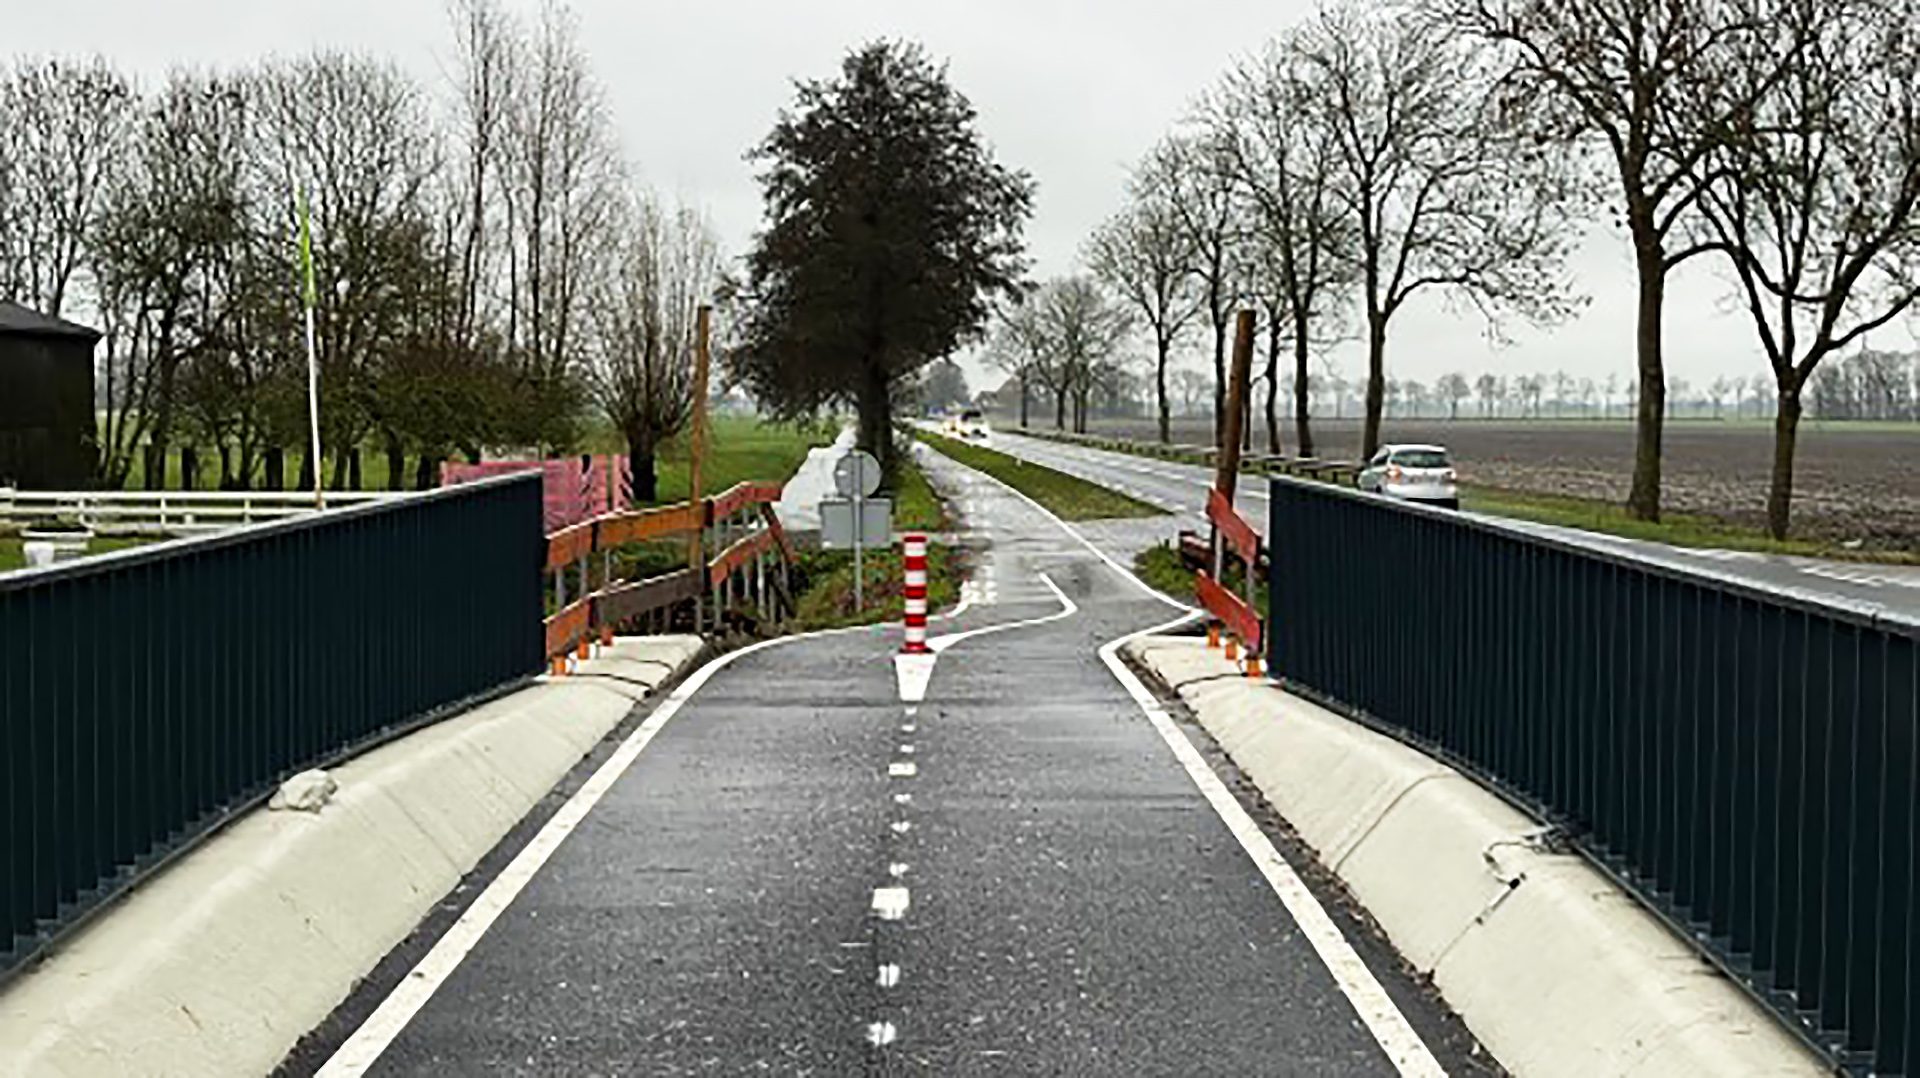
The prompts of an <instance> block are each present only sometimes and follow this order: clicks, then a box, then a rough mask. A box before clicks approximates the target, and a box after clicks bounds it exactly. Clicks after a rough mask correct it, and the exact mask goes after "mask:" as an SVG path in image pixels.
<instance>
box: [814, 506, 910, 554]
mask: <svg viewBox="0 0 1920 1078" xmlns="http://www.w3.org/2000/svg"><path fill="white" fill-rule="evenodd" d="M854 520H855V518H854V515H853V499H851V498H822V499H821V500H820V545H821V547H823V548H825V549H827V550H851V549H853V544H854V536H855V529H854ZM859 525H860V526H859V529H858V535H859V539H860V545H861V546H862V547H865V548H866V549H868V550H886V549H888V548H891V547H892V546H893V499H891V498H862V499H861V500H860V517H859Z"/></svg>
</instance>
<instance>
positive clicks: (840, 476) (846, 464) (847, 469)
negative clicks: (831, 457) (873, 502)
mask: <svg viewBox="0 0 1920 1078" xmlns="http://www.w3.org/2000/svg"><path fill="white" fill-rule="evenodd" d="M833 485H834V488H835V489H837V490H839V492H840V493H841V494H842V495H844V496H846V497H849V498H855V497H859V498H866V497H871V496H872V494H873V492H874V491H876V490H879V489H880V462H879V461H877V460H875V459H873V454H872V453H869V452H867V451H866V450H864V449H850V450H848V451H847V454H846V455H845V456H843V457H841V458H840V460H839V462H838V463H836V464H835V465H834V466H833ZM856 490H857V491H858V492H859V493H857V494H856V493H855V491H856Z"/></svg>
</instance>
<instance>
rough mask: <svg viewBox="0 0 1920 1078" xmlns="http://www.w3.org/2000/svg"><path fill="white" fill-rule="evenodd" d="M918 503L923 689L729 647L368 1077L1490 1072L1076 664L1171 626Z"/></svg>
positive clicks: (1046, 531) (1137, 532) (1024, 531)
mask: <svg viewBox="0 0 1920 1078" xmlns="http://www.w3.org/2000/svg"><path fill="white" fill-rule="evenodd" d="M936 481H938V482H941V483H942V484H944V485H948V486H950V487H952V488H953V489H955V490H956V491H957V493H958V494H959V496H960V499H961V503H962V510H963V517H962V521H963V524H964V526H965V527H966V528H967V530H968V533H969V534H970V535H971V536H972V537H973V538H974V540H975V541H977V542H979V543H980V544H981V549H979V550H978V551H977V552H976V555H975V570H976V572H975V576H974V580H973V582H972V584H971V585H970V587H969V588H968V594H969V596H970V597H971V605H970V607H969V608H968V609H967V610H966V611H965V613H964V614H963V615H962V616H960V617H958V618H955V619H948V620H945V621H942V622H938V623H936V626H935V632H936V633H937V634H941V635H944V636H946V637H947V638H948V639H946V640H944V641H941V640H937V641H936V643H937V644H940V645H942V646H944V650H943V651H941V653H940V656H939V658H938V661H937V663H936V664H934V665H933V667H932V671H931V677H930V679H929V680H928V681H926V683H925V689H924V699H923V700H920V701H919V702H914V701H913V700H912V697H913V696H914V695H915V692H914V690H913V689H912V688H911V686H910V685H907V684H903V683H904V682H908V681H910V680H911V679H907V678H901V677H898V676H897V673H898V672H897V670H896V664H895V661H894V656H895V651H896V649H897V647H898V639H897V633H898V630H897V629H868V630H855V631H848V632H841V633H837V634H827V635H820V636H815V637H811V638H806V639H800V640H795V641H790V642H785V643H779V644H775V645H773V646H769V647H766V648H764V649H762V650H759V651H755V652H752V653H750V654H746V655H743V656H741V657H739V658H738V659H737V660H736V661H734V662H733V663H732V664H731V665H730V666H727V667H725V668H724V669H722V670H721V671H719V672H718V673H717V674H715V675H714V676H713V677H712V678H711V680H709V681H707V682H706V683H705V684H704V685H703V686H701V687H700V688H699V689H698V690H697V691H696V692H694V693H692V695H690V696H688V697H687V698H686V700H685V703H684V706H682V707H681V708H680V709H679V710H678V711H677V712H675V713H673V716H672V718H671V721H670V722H668V723H667V724H666V725H664V726H660V727H659V728H658V730H657V733H655V735H654V736H653V739H652V740H651V741H650V742H648V743H647V744H646V748H645V751H644V752H643V753H641V754H639V755H638V756H636V757H633V762H632V764H631V766H630V767H629V768H628V770H626V771H625V772H624V774H622V775H621V776H620V777H619V778H618V780H617V781H615V782H614V783H613V784H612V785H611V786H610V787H608V788H606V791H605V794H604V796H603V797H602V798H601V800H600V801H599V802H598V803H597V805H596V806H595V807H594V808H593V809H592V810H591V811H590V812H588V813H587V814H586V815H585V816H584V818H582V819H580V820H579V822H578V824H577V825H576V826H574V828H573V830H572V833H571V834H570V835H569V836H568V837H566V838H565V840H564V841H563V842H561V843H560V844H559V845H558V847H557V849H555V850H554V852H553V853H552V856H551V857H550V859H549V860H547V861H546V862H545V863H544V865H543V866H542V867H540V868H539V870H538V871H537V872H536V873H534V874H533V875H532V877H531V879H530V880H529V881H528V882H526V884H525V887H524V890H522V891H520V892H519V893H518V896H517V897H516V898H514V899H513V900H512V902H511V904H510V905H508V906H506V908H505V910H504V912H502V913H501V914H500V915H499V917H498V919H497V920H495V921H494V922H493V923H492V925H491V928H490V929H489V930H487V931H486V932H485V933H484V935H481V936H479V938H478V941H477V943H476V944H474V945H473V946H472V947H471V949H470V950H468V951H467V952H466V953H465V954H464V958H462V959H461V960H460V961H459V962H458V965H457V966H456V967H454V968H453V969H452V972H451V973H450V975H447V976H446V977H445V979H444V981H435V980H433V978H434V977H437V976H438V975H439V974H438V973H435V972H431V970H444V968H445V965H446V963H445V962H441V963H439V965H437V966H436V965H435V962H434V959H433V958H432V956H429V958H428V960H427V961H426V962H424V963H422V964H421V965H420V966H419V967H416V972H415V973H413V974H411V975H409V976H408V977H407V978H405V980H404V981H403V985H404V984H407V983H412V982H414V981H418V980H421V979H422V978H424V979H425V980H424V982H423V983H424V984H426V985H427V989H428V991H430V994H429V995H427V996H426V998H425V1002H424V1005H422V1006H420V1007H419V1009H418V1011H417V1012H416V1013H413V1014H411V1016H410V1017H409V1016H407V1015H405V1014H400V1015H399V1016H398V1018H397V1020H396V1019H395V1018H394V1016H392V1015H388V1016H387V1017H386V1018H384V1019H383V1018H381V1017H380V1015H381V1014H385V1011H384V1010H383V1011H382V1012H380V1013H379V1014H376V1017H375V1022H374V1025H373V1026H370V1027H368V1028H369V1029H373V1028H375V1027H380V1028H381V1029H384V1030H385V1032H383V1033H381V1034H380V1036H381V1037H383V1038H386V1039H384V1040H381V1041H380V1044H381V1045H383V1047H382V1048H381V1050H380V1051H379V1054H378V1055H377V1058H376V1059H375V1061H374V1062H373V1063H372V1064H371V1067H370V1069H369V1070H367V1071H365V1073H370V1074H374V1075H379V1076H399V1075H436V1076H437V1075H448V1074H459V1075H480V1074H508V1075H680V1074H743V1073H770V1074H781V1075H807V1074H815V1075H845V1074H896V1073H902V1074H904V1073H915V1074H939V1075H969V1074H1073V1075H1101V1074H1116V1075H1213V1074H1219V1075H1314V1076H1320V1075H1336V1076H1337V1075H1391V1074H1396V1073H1424V1074H1434V1073H1441V1071H1440V1070H1439V1069H1437V1068H1434V1069H1428V1070H1420V1069H1418V1068H1417V1067H1414V1068H1412V1069H1408V1070H1404V1071H1403V1070H1401V1069H1400V1068H1398V1067H1396V1065H1395V1063H1394V1062H1392V1061H1391V1060H1390V1058H1389V1056H1388V1053H1387V1050H1386V1049H1383V1047H1382V1044H1383V1042H1387V1043H1391V1038H1390V1037H1388V1036H1385V1035H1383V1034H1382V1033H1380V1032H1379V1031H1380V1030H1381V1029H1382V1028H1389V1029H1391V1028H1401V1029H1403V1031H1404V1030H1411V1031H1418V1033H1408V1034H1407V1035H1408V1036H1411V1037H1413V1038H1414V1039H1413V1041H1412V1043H1413V1044H1414V1045H1415V1046H1416V1047H1418V1048H1419V1049H1420V1052H1422V1053H1424V1052H1425V1051H1427V1046H1430V1047H1431V1050H1432V1052H1433V1053H1434V1057H1437V1059H1438V1062H1439V1063H1440V1065H1441V1066H1443V1067H1444V1068H1445V1071H1446V1072H1449V1073H1452V1074H1455V1075H1463V1074H1478V1073H1485V1070H1484V1067H1485V1063H1484V1059H1482V1060H1481V1061H1480V1062H1473V1061H1471V1060H1470V1059H1469V1053H1470V1049H1471V1045H1470V1041H1469V1039H1468V1038H1466V1037H1465V1035H1464V1033H1463V1032H1462V1031H1461V1030H1460V1027H1459V1026H1458V1023H1457V1020H1454V1019H1452V1018H1450V1017H1449V1016H1448V1015H1446V1014H1445V1013H1444V1011H1443V1008H1442V1007H1441V1006H1440V1005H1439V1004H1438V1003H1437V1002H1436V1001H1434V1000H1433V999H1432V998H1431V997H1430V996H1429V995H1428V994H1427V992H1426V990H1425V989H1423V988H1421V987H1419V986H1417V985H1416V984H1414V983H1413V982H1412V981H1411V980H1410V979H1409V978H1407V977H1406V976H1404V975H1403V974H1402V973H1401V972H1400V970H1399V968H1398V965H1397V963H1396V961H1395V959H1394V957H1393V956H1392V955H1391V954H1390V953H1386V952H1384V950H1383V948H1382V947H1381V946H1380V944H1379V942H1378V941H1377V940H1371V941H1370V940H1368V939H1364V938H1358V937H1362V936H1364V935H1365V932H1364V931H1363V930H1360V929H1358V927H1357V925H1358V922H1357V920H1356V919H1354V918H1353V917H1352V916H1351V915H1350V913H1348V912H1343V911H1341V910H1340V909H1338V900H1337V896H1333V897H1331V898H1329V899H1328V900H1327V901H1328V906H1329V912H1330V913H1331V914H1332V915H1333V917H1334V921H1333V923H1334V924H1335V925H1344V926H1345V927H1346V932H1345V933H1344V934H1343V933H1342V932H1341V931H1339V930H1336V931H1334V932H1333V939H1334V940H1335V941H1336V942H1337V943H1338V945H1339V946H1341V947H1344V946H1347V945H1348V944H1347V942H1346V940H1347V939H1348V938H1354V939H1355V942H1354V943H1353V944H1352V946H1353V947H1355V948H1356V949H1358V950H1359V951H1360V952H1361V958H1362V960H1363V962H1364V963H1365V966H1364V968H1366V969H1367V970H1369V971H1370V972H1369V973H1368V974H1367V975H1366V977H1363V978H1361V980H1363V981H1366V980H1367V979H1368V978H1371V979H1373V981H1374V983H1376V988H1375V995H1374V997H1368V996H1367V994H1366V992H1365V991H1359V992H1358V994H1355V993H1356V990H1355V989H1353V987H1352V985H1353V980H1354V976H1355V974H1354V973H1353V970H1352V968H1351V967H1344V971H1343V972H1342V973H1340V974H1336V973H1335V972H1333V970H1332V969H1331V968H1330V966H1329V964H1328V961H1327V960H1324V959H1323V958H1322V957H1321V954H1322V952H1323V950H1324V949H1325V948H1326V947H1327V946H1328V943H1327V936H1326V932H1325V931H1324V930H1322V929H1317V928H1314V927H1311V925H1310V926H1309V927H1308V928H1305V929H1303V927H1302V924H1303V923H1309V922H1297V921H1296V919H1295V917H1294V916H1293V915H1291V914H1290V913H1289V907H1288V906H1287V905H1283V903H1282V901H1281V900H1280V898H1279V897H1278V896H1277V890H1276V885H1274V884H1271V883H1270V882H1269V878H1268V876H1266V875H1263V873H1262V871H1261V869H1260V867H1259V866H1258V865H1256V863H1255V862H1254V860H1253V858H1252V857H1250V856H1249V853H1248V852H1246V851H1245V850H1244V849H1243V846H1242V845H1241V843H1242V842H1243V841H1245V834H1244V832H1240V833H1236V832H1235V831H1233V830H1231V829H1230V828H1229V825H1228V823H1227V822H1225V821H1226V817H1227V815H1228V814H1227V813H1225V812H1224V810H1221V809H1219V808H1218V803H1217V801H1210V800H1209V795H1206V794H1204V793H1203V791H1202V784H1201V783H1198V782H1197V781H1196V780H1195V778H1194V777H1192V776H1191V775H1190V774H1189V773H1188V771H1187V770H1186V769H1185V767H1184V766H1183V765H1182V763H1181V762H1180V760H1179V759H1178V758H1176V755H1175V753H1174V752H1172V751H1169V747H1170V745H1171V744H1172V742H1171V741H1169V740H1166V739H1164V735H1163V733H1162V732H1161V731H1160V728H1159V727H1157V726H1155V725H1153V724H1151V723H1150V722H1149V719H1148V716H1147V714H1146V713H1145V712H1144V711H1143V709H1142V705H1141V703H1140V702H1139V701H1138V700H1137V699H1136V698H1135V697H1134V696H1131V695H1129V691H1128V690H1127V689H1125V688H1124V687H1123V686H1122V684H1121V683H1120V681H1119V680H1117V678H1116V675H1115V674H1114V673H1113V672H1112V671H1111V670H1110V669H1109V668H1108V667H1107V666H1106V665H1105V664H1104V663H1103V662H1102V660H1101V659H1100V658H1099V657H1098V655H1097V653H1096V652H1097V649H1098V648H1099V647H1100V646H1101V645H1103V644H1105V643H1107V642H1109V641H1111V640H1114V639H1116V638H1118V637H1121V636H1123V635H1125V634H1127V633H1130V632H1133V631H1136V630H1139V629H1142V628H1145V627H1148V626H1152V625H1156V624H1160V623H1164V622H1166V621H1168V620H1169V618H1170V617H1173V616H1177V611H1175V610H1173V609H1171V608H1170V607H1169V606H1168V605H1167V604H1166V603H1165V602H1164V601H1163V600H1160V599H1157V598H1155V597H1153V596H1151V595H1149V594H1147V593H1146V592H1145V591H1144V590H1143V589H1142V588H1140V587H1139V586H1137V584H1136V583H1134V582H1133V581H1131V580H1129V579H1127V578H1125V577H1123V576H1122V575H1121V574H1120V573H1119V572H1117V571H1116V570H1115V569H1114V568H1113V567H1112V566H1110V565H1109V564H1107V563H1106V562H1104V561H1103V560H1102V559H1101V558H1099V557H1098V556H1097V555H1096V554H1095V553H1094V552H1093V551H1091V550H1090V549H1089V548H1088V547H1087V546H1086V545H1084V544H1083V543H1082V542H1081V541H1080V540H1079V539H1078V538H1076V537H1075V536H1074V535H1072V534H1069V532H1068V531H1067V530H1066V529H1065V528H1064V527H1062V526H1061V525H1059V524H1058V523H1057V522H1055V521H1053V520H1052V519H1051V518H1049V517H1047V516H1045V515H1044V514H1042V513H1041V512H1040V511H1038V510H1037V509H1035V508H1033V507H1032V506H1030V505H1029V504H1027V503H1025V502H1024V501H1022V500H1020V499H1018V498H1017V497H1015V496H1014V495H1012V494H1010V493H1008V492H1006V491H1005V489H1004V488H1001V487H999V486H998V485H997V484H994V483H992V482H991V481H988V480H986V479H984V478H983V477H979V476H977V475H976V474H975V473H972V472H967V471H965V470H964V469H959V468H958V466H957V465H953V464H952V463H951V462H946V461H944V460H942V461H940V462H939V464H938V467H937V468H936ZM1088 532H1089V534H1098V536H1099V541H1100V542H1101V543H1102V544H1103V546H1102V549H1105V550H1109V551H1110V552H1113V553H1116V554H1124V553H1126V552H1127V551H1128V550H1129V549H1131V548H1133V547H1134V546H1136V545H1137V544H1138V543H1141V542H1143V541H1148V540H1149V539H1150V536H1148V535H1147V533H1146V532H1144V531H1142V530H1141V529H1139V528H1138V527H1135V528H1132V529H1128V528H1119V529H1109V530H1107V531H1104V532H1102V531H1101V529H1099V528H1090V529H1088ZM975 629H990V630H993V631H989V632H985V633H982V634H979V635H972V636H969V637H967V638H965V639H958V638H957V637H956V636H955V634H959V633H963V632H967V631H970V630H975ZM947 645H950V646H947ZM1160 721H1162V722H1164V721H1166V720H1165V719H1164V718H1163V719H1162V720H1160ZM1168 729H1172V727H1171V726H1169V727H1168ZM1196 729H1197V728H1194V727H1188V735H1187V736H1189V737H1192V738H1194V739H1195V741H1196V742H1198V741H1200V736H1199V735H1197V734H1196V733H1194V730H1196ZM1204 748H1205V747H1204V745H1203V750H1204ZM616 755H617V754H616ZM1214 766H1215V767H1223V766H1225V765H1223V764H1221V763H1220V762H1219V761H1218V759H1217V758H1215V762H1214ZM589 785H591V783H589ZM1216 796H1225V797H1226V798H1227V799H1228V800H1229V801H1231V800H1232V798H1233V797H1234V796H1236V795H1233V794H1224V795H1216ZM1238 796H1240V797H1242V798H1243V799H1244V798H1245V797H1246V795H1245V794H1244V793H1242V794H1240V795H1238ZM556 818H557V817H556ZM549 826H551V825H549ZM1264 826H1266V827H1268V828H1269V829H1270V830H1272V831H1274V832H1275V833H1278V828H1277V826H1276V825H1274V824H1273V823H1272V822H1271V821H1266V822H1265V823H1264ZM1262 841H1265V840H1264V839H1263V840H1262ZM1282 843H1283V848H1284V836H1282ZM535 845H538V840H537V839H536V840H535ZM512 874H513V872H512V870H511V869H509V870H508V871H507V872H506V873H503V874H502V875H501V876H500V877H499V879H496V880H495V881H494V883H493V884H492V885H491V886H492V887H498V886H499V882H500V880H504V879H506V878H507V877H509V876H511V875H512ZM487 901H488V900H487V898H486V896H485V895H483V896H482V897H481V899H480V900H479V901H478V902H476V903H475V907H474V908H478V907H479V906H482V905H485V904H486V902H487ZM1294 908H1298V907H1294ZM1315 908H1316V909H1317V908H1319V907H1317V906H1316V907H1315ZM469 915H470V914H469ZM458 936H459V932H458V930H457V929H456V931H454V932H453V933H450V934H449V935H448V936H446V937H444V938H443V940H442V942H441V944H440V947H439V948H438V949H436V951H435V954H440V953H441V951H442V950H445V949H447V948H449V947H452V946H453V945H452V944H451V943H449V942H448V941H451V940H454V939H456V938H457V937H458ZM449 953H452V952H449ZM443 957H445V956H444V955H443ZM430 967H431V970H430ZM420 971H429V972H427V973H423V972H420ZM435 984H437V987H433V986H434V985H435ZM1381 988H1384V997H1380V995H1379V989H1381ZM369 991H374V989H369ZM378 991H380V992H381V993H384V992H385V986H384V985H383V986H381V988H380V989H378ZM1370 998H1371V999H1374V1001H1375V1002H1374V1003H1368V1002H1366V1001H1367V1000H1368V999H1370ZM1380 998H1388V999H1391V1000H1392V1001H1393V1002H1392V1003H1391V1004H1390V1005H1388V1006H1387V1007H1386V1011H1388V1012H1391V1013H1390V1014H1387V1015H1385V1016H1384V1017H1383V1015H1382V1013H1381V1012H1380V1011H1379V1009H1378V1007H1377V1003H1378V1000H1379V999H1380ZM1354 999H1360V1000H1362V1003H1361V1004H1360V1005H1358V1006H1356V1004H1355V1003H1354V1002H1352V1000H1354ZM373 1002H374V1001H372V1000H368V999H359V1000H350V1001H349V1003H348V1004H347V1005H346V1007H345V1008H344V1009H343V1010H344V1012H346V1013H364V1012H366V1011H367V1010H370V1009H371V1006H370V1005H371V1004H372V1003H373ZM1395 1022H1398V1023H1400V1025H1399V1026H1397V1027H1396V1026H1394V1023H1395ZM1405 1045H1406V1042H1405V1041H1402V1042H1400V1048H1405ZM331 1051H332V1048H331V1047H328V1046H324V1045H322V1046H314V1045H309V1046H308V1052H307V1057H308V1058H312V1059H314V1060H316V1061H324V1060H326V1059H327V1058H328V1057H329V1053H330V1052H331ZM335 1066H336V1068H338V1067H339V1064H338V1063H336V1064H335ZM1410 1066H1411V1065H1410ZM322 1073H323V1074H324V1073H329V1072H328V1071H324V1070H323V1071H322ZM332 1073H338V1074H344V1073H348V1072H347V1071H345V1070H344V1069H336V1070H334V1071H333V1072H332Z"/></svg>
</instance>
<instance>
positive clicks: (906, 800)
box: [893, 794, 913, 805]
mask: <svg viewBox="0 0 1920 1078" xmlns="http://www.w3.org/2000/svg"><path fill="white" fill-rule="evenodd" d="M893 803H894V804H896V805H910V804H912V803H913V795H912V794H894V795H893Z"/></svg>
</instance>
